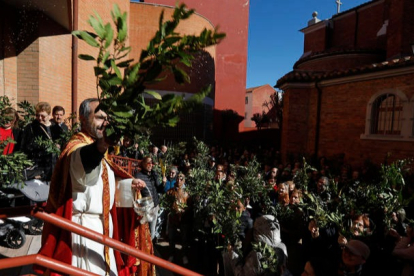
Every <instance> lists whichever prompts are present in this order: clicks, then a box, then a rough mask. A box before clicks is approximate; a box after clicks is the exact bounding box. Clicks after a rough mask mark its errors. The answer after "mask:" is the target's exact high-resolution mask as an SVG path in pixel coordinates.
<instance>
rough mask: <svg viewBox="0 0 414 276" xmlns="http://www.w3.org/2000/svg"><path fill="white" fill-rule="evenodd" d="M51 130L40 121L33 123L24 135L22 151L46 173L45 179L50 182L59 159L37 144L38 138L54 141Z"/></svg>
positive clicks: (25, 130)
mask: <svg viewBox="0 0 414 276" xmlns="http://www.w3.org/2000/svg"><path fill="white" fill-rule="evenodd" d="M51 131H53V130H52V129H51V128H47V127H46V126H44V125H42V124H41V123H40V122H39V121H37V120H34V121H33V122H32V123H30V124H29V125H27V126H26V128H25V129H24V131H23V135H22V143H21V147H20V150H21V151H23V152H24V153H26V154H27V156H28V157H29V159H31V160H33V162H34V163H35V164H36V165H37V166H38V167H39V168H42V170H43V172H44V177H43V179H44V180H46V181H49V180H50V178H51V177H52V170H53V168H54V165H55V163H56V159H57V157H56V156H55V155H54V154H52V153H48V152H46V150H45V149H44V148H43V147H41V146H39V145H38V144H37V143H35V139H36V137H41V138H42V139H43V140H48V139H52V136H53V135H54V134H53V133H52V132H51Z"/></svg>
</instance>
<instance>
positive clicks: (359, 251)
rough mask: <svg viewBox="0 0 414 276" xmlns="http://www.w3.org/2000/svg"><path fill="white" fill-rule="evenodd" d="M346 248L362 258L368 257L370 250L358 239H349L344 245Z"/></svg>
mask: <svg viewBox="0 0 414 276" xmlns="http://www.w3.org/2000/svg"><path fill="white" fill-rule="evenodd" d="M345 247H346V248H348V249H349V251H351V253H352V254H354V255H357V256H361V257H362V258H364V260H366V259H368V257H369V254H370V250H369V247H368V246H367V245H366V244H365V243H363V242H362V241H359V240H350V241H349V242H348V243H347V244H346V245H345Z"/></svg>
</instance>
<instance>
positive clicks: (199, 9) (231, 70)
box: [0, 0, 249, 140]
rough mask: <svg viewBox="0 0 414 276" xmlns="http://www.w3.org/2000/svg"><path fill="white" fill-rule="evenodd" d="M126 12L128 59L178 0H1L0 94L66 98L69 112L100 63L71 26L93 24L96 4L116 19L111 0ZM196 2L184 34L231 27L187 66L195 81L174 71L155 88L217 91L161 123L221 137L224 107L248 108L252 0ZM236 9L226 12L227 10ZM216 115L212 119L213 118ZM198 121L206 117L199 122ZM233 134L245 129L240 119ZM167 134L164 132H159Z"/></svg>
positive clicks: (87, 93)
mask: <svg viewBox="0 0 414 276" xmlns="http://www.w3.org/2000/svg"><path fill="white" fill-rule="evenodd" d="M114 3H116V4H118V5H119V7H120V9H121V11H126V12H127V13H128V20H129V24H128V27H129V28H128V37H129V43H130V45H131V46H132V48H133V51H132V52H131V53H130V58H135V59H137V58H138V57H139V54H140V51H141V49H143V48H146V45H147V42H148V41H149V39H150V38H151V37H152V35H153V34H154V33H155V31H156V30H157V28H158V27H157V26H158V19H159V15H160V14H161V12H162V11H164V13H165V14H164V18H165V19H168V18H169V16H170V15H171V14H172V11H173V8H174V5H175V4H176V1H175V0H154V1H129V0H112V1H107V0H88V1H86V0H72V1H67V0H55V1H46V0H36V1H33V0H19V1H14V0H0V95H7V96H8V97H10V98H11V99H13V101H14V102H19V101H22V100H28V101H29V102H31V103H37V102H39V101H47V102H49V103H50V104H51V105H52V106H54V105H58V104H59V105H62V106H63V107H64V108H65V109H66V110H67V113H70V112H75V111H77V109H78V106H79V104H80V102H81V101H82V100H83V99H85V98H88V97H95V96H96V95H97V91H96V85H95V84H96V81H95V77H94V74H93V66H94V63H93V62H90V61H83V60H79V59H78V58H77V56H78V54H89V55H92V56H96V53H97V52H96V51H97V50H96V49H95V48H93V47H91V46H89V45H87V44H86V43H84V42H83V41H78V40H77V39H76V38H74V37H73V36H72V35H71V31H72V30H77V29H80V30H92V29H91V27H90V26H89V24H88V23H87V20H88V18H89V16H90V15H93V14H94V11H96V12H97V13H98V14H99V15H100V16H101V17H102V19H103V21H104V22H110V21H112V20H111V15H110V10H111V9H112V7H113V4H114ZM187 5H188V6H189V8H194V9H196V14H194V15H193V16H192V17H191V18H190V19H189V20H186V21H183V23H182V24H181V25H180V26H179V28H178V31H179V32H180V33H186V34H195V33H200V31H201V30H202V29H203V28H207V29H213V28H216V27H218V26H219V27H220V28H219V30H220V31H221V32H225V33H226V35H227V36H226V38H225V40H223V42H222V43H221V44H219V45H218V46H214V47H209V49H206V51H205V52H204V53H202V54H200V56H199V57H198V58H197V60H196V62H195V66H194V67H193V68H192V69H190V70H189V74H190V76H191V83H190V84H187V85H183V86H180V85H177V84H176V83H175V82H174V81H173V79H172V78H169V79H167V80H166V81H165V82H163V83H160V84H157V85H153V86H151V87H149V88H151V89H152V90H156V91H158V92H160V93H161V94H165V93H177V94H180V95H186V96H187V95H188V96H191V94H193V93H195V92H197V91H199V90H200V89H201V88H202V87H204V86H206V85H209V84H210V85H212V86H213V93H212V94H211V96H210V97H209V98H207V99H205V101H204V108H203V109H202V110H200V111H199V112H198V113H197V114H195V115H194V116H192V117H191V116H188V115H187V117H184V118H183V122H182V123H181V124H180V125H179V126H178V127H177V128H175V129H169V130H167V131H166V130H157V129H155V130H154V131H155V132H157V131H158V132H159V133H160V134H162V136H163V137H164V138H166V139H167V140H182V139H185V138H189V137H192V136H194V135H196V136H198V137H199V138H208V137H211V136H212V134H210V133H213V132H212V130H213V131H214V133H215V135H216V136H217V137H220V130H221V129H222V128H223V126H222V122H221V119H220V118H221V114H220V113H221V112H222V111H223V110H229V109H231V110H233V111H235V112H236V113H237V114H239V115H243V114H244V93H245V86H246V60H247V31H248V12H249V5H248V2H247V5H246V1H242V0H236V1H212V2H208V3H206V2H205V1H202V0H196V1H188V3H187ZM230 9H231V10H232V11H233V12H232V13H230V14H229V13H228V10H230ZM213 119H214V120H213ZM200 121H201V122H202V123H200ZM235 124H236V125H235V126H234V127H232V128H229V129H234V131H233V132H232V133H228V136H229V137H231V136H234V135H235V134H236V133H237V132H238V131H240V130H242V129H243V124H242V123H241V122H240V121H236V122H235ZM158 136H161V135H158Z"/></svg>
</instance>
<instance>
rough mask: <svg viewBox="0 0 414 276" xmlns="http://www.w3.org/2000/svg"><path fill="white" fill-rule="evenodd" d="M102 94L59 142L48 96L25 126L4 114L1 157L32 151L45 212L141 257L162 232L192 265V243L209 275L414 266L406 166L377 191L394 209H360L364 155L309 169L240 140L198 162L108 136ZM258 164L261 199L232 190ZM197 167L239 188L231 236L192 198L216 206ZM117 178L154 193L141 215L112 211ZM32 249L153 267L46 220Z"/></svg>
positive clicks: (83, 262) (57, 111)
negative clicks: (124, 161) (130, 167)
mask: <svg viewBox="0 0 414 276" xmlns="http://www.w3.org/2000/svg"><path fill="white" fill-rule="evenodd" d="M98 103H99V102H98V100H97V99H87V100H85V101H84V102H83V103H82V104H81V106H80V110H79V120H80V122H81V129H80V131H79V132H77V133H76V134H75V135H74V136H72V138H71V139H70V140H69V142H62V140H60V139H59V138H60V137H61V136H62V133H64V132H67V131H69V128H68V126H67V125H66V124H65V123H64V116H65V110H64V109H63V108H62V107H60V106H55V107H54V108H53V110H52V109H51V106H50V105H49V104H48V103H45V102H41V103H38V104H37V105H36V106H35V111H36V113H35V115H36V116H35V119H34V120H33V122H31V123H29V124H27V126H26V127H25V128H24V129H20V128H19V127H18V124H17V122H18V120H19V115H18V113H17V112H16V110H15V109H13V108H6V109H4V110H2V112H1V114H2V117H3V118H4V117H7V118H8V119H7V120H5V123H3V125H2V126H1V127H0V140H1V141H6V140H7V139H9V138H11V139H13V140H15V141H16V143H8V144H7V145H6V146H5V147H4V151H3V154H12V153H13V152H15V151H23V152H25V153H26V154H27V156H28V157H29V158H30V159H31V160H33V162H34V164H35V167H36V168H37V170H34V171H35V173H33V177H36V178H40V179H42V180H44V181H47V182H50V195H49V199H48V202H47V205H46V206H47V207H46V208H47V211H48V212H51V213H55V214H58V215H60V216H62V217H65V218H67V219H70V220H71V221H73V222H75V223H78V224H80V225H83V226H85V227H88V228H91V229H94V230H95V231H98V232H100V233H102V234H104V235H107V236H109V237H113V238H116V239H118V240H120V241H123V242H125V243H127V244H130V245H132V246H134V247H136V248H139V249H141V250H144V251H145V252H147V253H148V254H153V243H156V242H157V240H158V239H160V238H164V239H166V240H168V242H169V244H170V246H169V257H168V260H169V261H172V262H178V263H180V264H183V265H187V264H188V263H189V254H190V250H191V249H194V248H197V249H198V250H197V254H199V256H198V258H197V259H198V261H200V262H201V264H204V265H206V266H207V267H208V268H207V269H206V270H205V272H207V273H212V272H214V273H217V269H216V264H218V267H219V270H218V271H219V272H218V273H219V274H224V273H225V275H262V274H266V275H267V274H268V273H270V274H273V275H316V276H318V275H411V274H412V273H413V272H414V270H413V269H414V266H413V263H414V262H413V261H414V252H412V251H413V249H412V248H413V246H411V245H412V244H414V230H413V229H414V228H413V227H414V221H413V220H411V218H413V217H414V213H413V212H414V209H413V208H414V206H413V205H412V204H411V203H410V199H411V197H412V195H413V191H414V189H413V188H414V183H413V181H412V177H411V176H412V175H411V173H407V174H402V175H401V176H402V177H403V179H404V185H402V184H401V183H393V184H388V186H389V187H385V188H384V189H385V190H384V191H387V192H388V194H385V193H384V194H385V195H382V194H381V195H379V194H376V196H378V197H384V198H383V201H384V202H385V201H386V200H387V199H386V198H385V197H388V198H389V197H391V198H394V199H395V198H396V197H397V196H398V197H399V198H398V200H397V199H395V201H393V202H394V205H395V207H396V208H395V210H384V206H383V205H381V206H379V205H378V206H370V208H367V205H366V204H365V203H366V202H363V201H364V200H365V199H366V196H367V195H368V194H369V187H370V186H369V185H367V184H366V183H375V181H380V180H381V175H380V170H379V167H375V166H373V165H369V164H367V165H365V166H364V167H361V168H352V167H351V166H350V165H347V164H346V162H345V158H344V156H342V157H341V158H340V157H337V158H335V159H332V160H328V159H327V158H324V157H322V158H319V159H318V160H316V161H315V162H313V163H312V164H310V165H309V166H308V164H306V163H304V162H302V161H299V160H296V159H292V160H291V162H288V163H282V162H281V158H280V154H279V152H278V151H277V150H276V149H275V148H260V146H257V147H256V148H252V147H243V148H242V149H240V148H238V147H232V148H230V147H229V148H228V149H226V148H224V147H221V146H220V145H216V146H211V147H210V148H209V149H208V152H207V153H206V154H207V155H206V156H208V158H207V159H202V161H203V162H204V163H202V164H201V165H200V162H199V161H200V156H201V153H200V152H199V151H198V150H197V148H196V147H194V148H192V147H190V148H188V149H186V151H185V152H180V153H179V154H176V153H174V152H173V151H171V149H169V148H168V147H167V146H165V145H162V146H160V148H158V147H156V146H155V145H151V146H150V147H146V148H143V147H140V146H139V141H134V140H133V139H131V138H129V137H124V138H123V140H122V143H121V144H120V146H119V147H117V146H116V144H113V143H110V142H109V141H108V140H107V139H106V137H105V134H104V130H105V126H106V125H107V124H108V120H107V117H106V116H107V115H106V114H105V112H103V111H102V110H99V109H97V107H98ZM39 139H43V140H50V141H52V142H54V143H55V144H56V145H57V147H58V148H60V149H61V151H62V152H61V154H60V157H59V158H57V157H58V156H57V154H55V153H50V152H48V151H46V150H45V149H44V147H41V146H40V145H39V143H38V140H39ZM114 145H115V147H114ZM115 148H117V150H114V149H115ZM108 150H109V151H110V153H112V154H117V155H119V156H122V157H129V158H131V159H135V160H140V161H139V162H137V163H139V168H138V169H137V170H136V171H135V173H134V175H130V174H128V173H127V172H125V171H123V170H122V169H120V168H119V167H118V166H117V165H116V164H114V163H113V162H112V161H111V159H110V158H109V157H108V155H107V152H108ZM255 162H258V163H259V164H260V166H259V168H258V170H257V174H256V176H255V180H254V182H255V183H256V182H257V183H260V185H261V186H262V187H263V191H264V192H263V193H261V194H260V197H259V198H257V197H256V198H254V197H251V196H249V195H248V194H246V192H245V191H244V192H240V190H239V189H238V188H239V187H238V186H240V185H239V184H240V182H241V179H242V178H243V177H244V176H245V175H246V170H241V169H240V168H242V167H244V168H248V167H249V166H252V164H253V163H255ZM200 170H203V171H205V175H206V176H207V182H206V183H204V184H205V188H203V189H205V190H206V191H207V193H205V194H209V193H210V194H211V193H214V192H215V190H214V189H213V188H212V185H217V187H219V189H222V190H226V191H229V193H233V194H237V196H235V197H234V198H235V199H236V200H235V202H233V200H232V202H233V203H232V204H229V206H228V208H227V209H232V210H233V208H234V212H235V213H236V214H237V215H236V216H235V217H234V221H235V222H236V221H237V223H236V224H235V225H236V227H237V231H236V232H237V233H236V234H237V235H236V236H237V239H236V240H234V239H233V240H229V239H227V237H225V235H228V233H225V231H224V230H222V231H221V232H220V231H219V232H217V231H214V229H215V228H214V225H215V224H217V220H219V216H218V215H217V214H214V213H213V212H211V211H206V214H207V215H206V216H203V217H202V218H201V219H200V218H198V217H197V215H198V214H199V213H197V211H196V209H197V208H199V207H196V206H195V205H197V206H201V207H202V208H203V209H204V210H211V208H210V209H209V206H210V205H211V204H213V202H212V200H211V197H203V196H202V195H200V194H196V193H194V191H195V189H194V187H193V186H194V185H196V184H194V183H197V181H198V182H201V181H202V179H201V178H199V179H195V174H196V173H198V174H197V175H198V177H199V175H200V174H199V173H200V172H199V171H200ZM208 178H210V179H208ZM119 179H130V181H129V180H128V181H129V182H128V185H130V186H131V188H132V191H133V194H134V195H133V198H135V199H138V198H146V197H148V198H151V201H152V203H153V205H154V206H153V208H152V209H151V212H152V216H151V219H149V220H147V221H146V222H143V221H142V220H141V218H140V217H139V215H137V213H135V212H134V211H133V209H132V208H122V207H119V208H115V205H114V202H115V201H116V199H115V196H116V195H115V190H116V189H115V187H116V185H117V180H119ZM204 180H205V179H203V181H204ZM252 185H253V184H252ZM261 189H262V188H261ZM210 196H211V195H210ZM344 202H345V203H344ZM350 202H351V203H352V204H351V203H350ZM388 202H389V200H388ZM397 203H398V204H397ZM338 206H342V207H344V206H345V207H346V208H342V209H341V208H340V207H338ZM376 207H377V208H376ZM347 208H348V209H347ZM387 208H388V207H387ZM209 212H210V213H209ZM338 212H342V213H340V214H338ZM335 215H336V219H335ZM327 217H328V219H326V218H327ZM324 218H325V220H324ZM335 222H336V223H335ZM200 230H202V231H200ZM228 236H231V235H228ZM178 240H180V242H181V244H182V252H181V254H180V256H181V261H178V258H177V257H178V256H179V255H178V253H177V250H176V242H177V241H178ZM218 246H221V249H217V247H218ZM223 248H224V250H223ZM266 250H267V251H266ZM269 252H270V253H269ZM40 253H41V254H44V255H46V256H50V257H53V258H55V259H57V260H60V261H63V262H66V263H68V264H72V265H74V266H76V267H79V268H82V269H86V270H88V271H91V272H95V273H97V274H100V275H104V274H106V275H118V274H125V273H126V274H134V275H154V273H155V268H154V266H153V265H150V264H148V263H145V262H143V261H140V260H135V259H134V258H132V259H131V258H130V257H129V258H128V257H126V256H124V255H121V254H119V252H116V251H113V250H112V249H110V248H108V247H106V246H103V245H101V244H99V243H96V242H93V241H91V240H88V239H85V238H82V237H81V236H78V235H76V234H73V233H72V234H70V233H67V232H65V231H61V230H58V229H57V228H55V227H54V226H53V225H50V224H45V227H44V231H43V243H42V248H41V250H40ZM268 254H270V255H269V256H268ZM190 259H191V258H190ZM206 260H207V261H206ZM272 260H273V261H272ZM274 260H276V261H274ZM39 271H42V270H41V269H40V270H39Z"/></svg>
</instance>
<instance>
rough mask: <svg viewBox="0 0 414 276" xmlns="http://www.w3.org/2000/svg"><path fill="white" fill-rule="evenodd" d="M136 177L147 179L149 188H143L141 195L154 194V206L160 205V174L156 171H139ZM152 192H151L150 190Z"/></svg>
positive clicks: (146, 182)
mask: <svg viewBox="0 0 414 276" xmlns="http://www.w3.org/2000/svg"><path fill="white" fill-rule="evenodd" d="M134 177H135V178H138V179H141V180H144V181H145V184H147V187H148V189H145V188H144V189H142V190H141V195H142V197H147V196H150V192H151V196H152V200H153V201H154V206H155V207H156V206H158V205H159V204H160V200H159V198H158V193H161V192H162V188H163V187H162V185H161V183H160V182H159V180H158V175H157V173H156V172H155V171H151V172H150V173H149V174H148V173H147V172H144V171H139V172H137V173H135V175H134ZM148 190H149V191H150V192H149V191H148Z"/></svg>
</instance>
